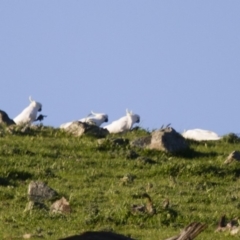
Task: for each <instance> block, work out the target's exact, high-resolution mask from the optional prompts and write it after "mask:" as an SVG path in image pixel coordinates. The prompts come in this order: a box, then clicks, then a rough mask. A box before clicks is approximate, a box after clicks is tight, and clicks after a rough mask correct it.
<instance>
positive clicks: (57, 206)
mask: <svg viewBox="0 0 240 240" xmlns="http://www.w3.org/2000/svg"><path fill="white" fill-rule="evenodd" d="M50 211H51V212H52V213H62V214H66V213H70V212H71V208H70V205H69V202H68V201H67V200H66V198H64V197H62V198H61V199H59V200H57V201H55V202H54V203H53V204H52V206H51V207H50Z"/></svg>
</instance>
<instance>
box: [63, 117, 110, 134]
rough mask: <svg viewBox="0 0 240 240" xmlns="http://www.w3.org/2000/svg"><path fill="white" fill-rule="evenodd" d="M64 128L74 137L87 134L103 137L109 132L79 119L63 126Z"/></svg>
mask: <svg viewBox="0 0 240 240" xmlns="http://www.w3.org/2000/svg"><path fill="white" fill-rule="evenodd" d="M64 130H65V131H67V132H69V133H71V134H73V135H74V136H76V137H80V136H82V135H88V136H93V137H97V138H104V137H106V136H107V135H108V134H109V132H108V130H107V129H104V128H100V127H98V126H96V125H93V124H89V123H85V122H79V121H75V122H73V123H72V124H71V125H70V126H69V127H67V128H65V129H64Z"/></svg>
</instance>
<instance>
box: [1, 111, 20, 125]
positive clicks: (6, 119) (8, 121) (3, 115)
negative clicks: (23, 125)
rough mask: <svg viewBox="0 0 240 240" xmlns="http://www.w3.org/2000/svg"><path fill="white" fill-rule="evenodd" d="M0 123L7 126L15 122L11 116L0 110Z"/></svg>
mask: <svg viewBox="0 0 240 240" xmlns="http://www.w3.org/2000/svg"><path fill="white" fill-rule="evenodd" d="M0 123H4V124H6V125H7V126H10V125H15V124H16V123H15V122H14V121H13V120H12V119H11V118H9V116H8V114H7V113H6V112H4V111H2V110H0Z"/></svg>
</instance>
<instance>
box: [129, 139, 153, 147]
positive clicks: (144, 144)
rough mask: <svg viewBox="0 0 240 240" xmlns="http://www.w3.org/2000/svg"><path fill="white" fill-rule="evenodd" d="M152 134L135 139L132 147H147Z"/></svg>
mask: <svg viewBox="0 0 240 240" xmlns="http://www.w3.org/2000/svg"><path fill="white" fill-rule="evenodd" d="M151 139H152V136H146V137H141V138H137V139H135V140H133V141H132V142H131V143H130V145H131V146H132V147H140V148H145V147H147V146H149V144H150V143H151Z"/></svg>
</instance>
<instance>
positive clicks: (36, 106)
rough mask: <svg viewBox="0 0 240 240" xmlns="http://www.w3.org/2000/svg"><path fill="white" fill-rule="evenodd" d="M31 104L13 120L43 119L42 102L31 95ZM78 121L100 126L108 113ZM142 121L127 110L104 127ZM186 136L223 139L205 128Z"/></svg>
mask: <svg viewBox="0 0 240 240" xmlns="http://www.w3.org/2000/svg"><path fill="white" fill-rule="evenodd" d="M29 100H30V104H29V106H28V107H26V108H25V109H24V110H23V111H22V112H21V113H20V114H19V115H18V116H16V117H15V118H14V119H13V121H14V122H15V123H16V124H17V125H21V124H32V123H33V122H35V121H38V120H43V118H44V116H43V115H39V116H38V117H37V114H38V112H40V111H41V110H42V104H41V103H39V102H36V101H34V100H32V98H31V97H29ZM77 121H80V122H86V123H93V124H95V125H96V126H98V127H100V126H101V125H102V124H103V123H104V122H108V115H107V114H105V113H94V112H93V111H91V114H89V115H88V116H87V117H85V118H81V119H79V120H77ZM139 122H140V116H139V115H138V114H134V113H133V112H132V111H128V110H126V115H125V116H123V117H121V118H120V119H118V120H115V121H113V122H112V123H110V124H109V125H106V126H104V127H103V128H105V129H107V130H108V131H109V132H110V133H121V132H126V131H128V130H130V129H131V128H132V127H133V125H134V124H135V123H139ZM72 123H73V122H67V123H63V124H61V125H60V128H62V129H66V128H68V127H69V126H70V125H71V124H72ZM182 136H183V137H184V138H188V139H193V140H196V141H206V140H219V139H221V137H220V136H218V134H217V133H215V132H212V131H208V130H203V129H192V130H187V131H184V132H183V133H182Z"/></svg>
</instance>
